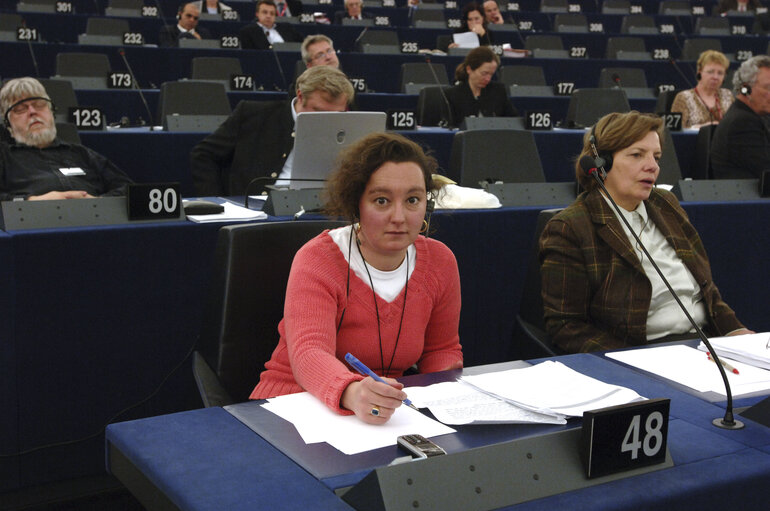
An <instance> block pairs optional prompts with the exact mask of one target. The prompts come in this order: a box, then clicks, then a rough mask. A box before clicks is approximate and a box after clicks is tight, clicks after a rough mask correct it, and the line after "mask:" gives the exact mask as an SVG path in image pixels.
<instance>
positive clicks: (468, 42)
mask: <svg viewBox="0 0 770 511" xmlns="http://www.w3.org/2000/svg"><path fill="white" fill-rule="evenodd" d="M452 40H453V41H454V42H455V43H457V44H458V45H459V47H460V48H478V46H479V36H477V35H476V32H460V33H459V34H452Z"/></svg>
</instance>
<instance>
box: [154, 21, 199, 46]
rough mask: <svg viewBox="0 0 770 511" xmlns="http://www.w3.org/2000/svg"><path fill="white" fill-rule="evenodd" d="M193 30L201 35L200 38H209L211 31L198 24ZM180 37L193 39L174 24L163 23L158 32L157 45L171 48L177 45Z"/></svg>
mask: <svg viewBox="0 0 770 511" xmlns="http://www.w3.org/2000/svg"><path fill="white" fill-rule="evenodd" d="M195 31H196V32H198V34H199V35H200V36H201V39H211V32H209V30H208V29H207V28H204V27H201V26H198V27H195ZM180 39H194V37H193V36H192V35H190V34H188V33H187V32H182V31H180V30H179V27H178V26H176V25H164V26H162V27H160V31H159V32H158V46H160V47H162V48H173V47H176V46H179V40H180Z"/></svg>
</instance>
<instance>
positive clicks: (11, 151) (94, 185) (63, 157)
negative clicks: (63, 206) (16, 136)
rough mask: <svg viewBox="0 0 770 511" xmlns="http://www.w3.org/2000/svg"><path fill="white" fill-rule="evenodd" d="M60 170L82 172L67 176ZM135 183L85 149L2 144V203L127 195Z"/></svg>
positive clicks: (57, 144) (63, 144) (63, 145)
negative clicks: (53, 195) (82, 194)
mask: <svg viewBox="0 0 770 511" xmlns="http://www.w3.org/2000/svg"><path fill="white" fill-rule="evenodd" d="M61 169H79V170H74V171H72V170H70V171H68V172H70V175H67V173H65V172H63V171H62V170H61ZM81 171H82V172H81ZM78 173H80V175H77V174H78ZM132 182H133V181H131V179H130V178H129V177H128V176H127V175H126V174H124V173H123V171H121V170H120V169H119V168H118V167H116V166H115V164H114V163H112V162H111V161H110V160H108V159H107V158H105V157H104V156H102V155H101V154H99V153H97V152H95V151H92V150H91V149H88V148H87V147H84V146H82V145H78V144H68V143H66V142H62V141H60V140H59V139H58V138H57V139H56V140H54V141H53V143H51V145H49V146H48V147H45V148H43V149H38V148H37V147H32V146H28V145H24V144H17V143H15V142H12V143H8V144H5V143H0V200H4V201H5V200H13V198H14V197H27V196H29V195H43V194H45V193H48V192H64V191H70V190H84V191H86V192H88V193H89V194H91V195H94V196H100V195H101V196H114V195H125V194H126V187H127V186H128V185H129V184H130V183H132Z"/></svg>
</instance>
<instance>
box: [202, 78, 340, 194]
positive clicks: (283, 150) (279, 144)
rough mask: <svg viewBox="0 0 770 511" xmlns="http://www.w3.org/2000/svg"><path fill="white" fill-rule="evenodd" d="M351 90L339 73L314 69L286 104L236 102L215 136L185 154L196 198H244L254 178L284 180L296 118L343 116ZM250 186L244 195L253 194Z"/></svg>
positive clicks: (288, 170)
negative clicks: (317, 114) (312, 114)
mask: <svg viewBox="0 0 770 511" xmlns="http://www.w3.org/2000/svg"><path fill="white" fill-rule="evenodd" d="M353 94H354V91H353V86H352V85H351V84H350V81H349V80H348V78H347V76H345V74H344V73H342V71H339V70H338V69H336V68H334V67H332V66H314V67H312V68H310V69H308V70H307V71H305V72H304V73H302V75H301V76H300V77H299V78H298V79H297V97H296V98H294V99H293V100H289V101H270V102H268V101H241V102H240V103H239V104H238V106H237V107H236V108H235V111H234V112H233V113H232V115H231V116H230V117H228V119H227V120H226V121H225V122H224V123H222V125H221V126H220V127H219V128H217V130H216V131H215V132H214V133H212V134H211V135H209V136H208V137H206V138H205V139H204V140H202V141H201V142H200V143H199V144H198V145H196V146H195V147H194V148H193V150H192V152H191V153H190V162H191V168H192V177H193V184H194V186H195V192H196V193H197V194H198V195H199V196H223V195H224V196H227V195H244V194H245V193H246V192H247V190H246V187H247V185H248V184H249V183H250V182H251V181H252V180H253V179H254V178H258V177H261V178H264V179H263V181H262V183H261V184H262V185H266V184H272V183H274V182H275V181H276V180H277V179H279V178H280V179H289V178H290V177H291V170H292V168H291V166H292V162H293V160H294V157H293V150H294V133H293V132H294V123H295V120H296V118H297V114H299V113H302V112H343V111H345V110H347V109H348V105H349V104H350V102H351V101H352V100H353ZM259 190H260V187H259V186H256V185H253V188H249V190H248V192H249V193H257V192H258V191H259Z"/></svg>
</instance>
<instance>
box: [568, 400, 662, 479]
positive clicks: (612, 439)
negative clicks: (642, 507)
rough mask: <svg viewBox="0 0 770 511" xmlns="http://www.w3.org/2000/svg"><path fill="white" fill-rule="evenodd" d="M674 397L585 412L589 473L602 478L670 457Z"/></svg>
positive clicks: (584, 443) (585, 458)
mask: <svg viewBox="0 0 770 511" xmlns="http://www.w3.org/2000/svg"><path fill="white" fill-rule="evenodd" d="M670 405H671V400H670V399H650V400H647V401H643V402H641V403H632V404H629V405H621V406H613V407H610V408H603V409H601V410H592V411H589V412H585V413H584V414H583V438H582V441H581V454H582V456H583V464H584V466H585V468H586V475H587V476H588V477H589V478H590V477H599V476H603V475H607V474H613V473H615V472H622V471H625V470H631V469H634V468H639V467H644V466H647V465H654V464H656V463H662V462H664V461H665V459H666V441H667V439H668V411H669V407H670Z"/></svg>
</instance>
